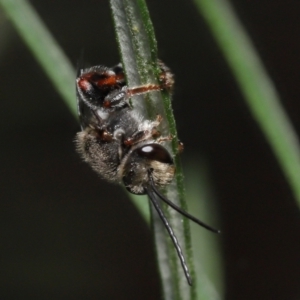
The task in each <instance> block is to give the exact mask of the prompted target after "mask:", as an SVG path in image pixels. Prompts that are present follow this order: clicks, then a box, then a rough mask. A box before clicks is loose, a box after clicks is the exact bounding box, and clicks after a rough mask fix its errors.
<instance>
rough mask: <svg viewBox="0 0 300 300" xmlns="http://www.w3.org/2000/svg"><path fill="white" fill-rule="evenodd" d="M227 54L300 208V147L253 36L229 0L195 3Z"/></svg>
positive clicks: (197, 1)
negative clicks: (245, 27)
mask: <svg viewBox="0 0 300 300" xmlns="http://www.w3.org/2000/svg"><path fill="white" fill-rule="evenodd" d="M194 1H195V4H196V6H197V7H198V9H199V12H201V13H202V14H203V16H204V18H205V20H206V22H207V24H208V25H209V27H210V29H211V31H212V33H213V35H214V37H215V40H216V42H217V43H218V45H219V47H220V49H221V50H222V52H223V55H224V57H225V59H226V60H227V63H228V64H229V66H230V68H231V70H232V72H233V74H234V76H235V79H236V81H237V83H238V85H239V87H240V89H241V91H242V93H243V95H244V98H245V100H246V102H247V104H248V106H249V109H250V111H251V112H252V114H253V116H254V118H255V119H256V121H257V123H258V124H259V126H260V128H261V130H262V131H263V133H264V134H265V136H266V139H267V140H268V142H269V144H270V146H271V148H272V150H273V152H274V154H275V156H276V158H277V160H278V163H279V164H280V166H281V168H282V170H283V173H284V174H285V176H286V178H287V180H288V182H289V184H290V187H291V189H292V191H293V193H294V196H295V198H296V200H297V203H298V206H300V145H299V139H298V137H297V134H296V132H295V130H294V128H293V126H292V124H291V122H290V120H289V118H288V116H287V114H286V113H285V110H284V108H283V107H282V105H281V103H280V99H279V96H278V94H277V91H276V88H275V87H274V85H273V82H272V81H271V79H270V78H269V76H268V74H267V72H266V70H265V69H264V66H263V63H262V62H261V60H260V58H259V56H258V54H257V52H256V50H255V48H254V46H253V44H252V42H251V40H250V38H249V36H248V35H247V33H246V31H245V30H244V28H243V26H242V24H241V22H240V21H239V20H238V18H237V16H236V14H235V13H234V10H233V8H232V7H231V5H230V3H229V2H228V1H226V0H194Z"/></svg>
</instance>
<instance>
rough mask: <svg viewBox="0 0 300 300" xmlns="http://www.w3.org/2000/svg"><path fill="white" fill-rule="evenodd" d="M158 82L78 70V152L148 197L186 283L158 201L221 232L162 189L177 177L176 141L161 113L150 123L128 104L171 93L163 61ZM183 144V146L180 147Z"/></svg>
mask: <svg viewBox="0 0 300 300" xmlns="http://www.w3.org/2000/svg"><path fill="white" fill-rule="evenodd" d="M158 64H159V66H160V69H161V75H160V83H159V84H147V85H142V86H138V87H128V86H127V85H126V81H125V75H124V72H123V68H122V65H121V64H118V65H116V66H114V67H112V68H107V67H104V66H94V67H91V68H87V69H82V70H80V73H79V75H78V77H77V79H76V92H77V106H78V114H79V120H80V124H81V131H80V132H79V133H77V135H76V139H75V140H76V145H77V151H78V152H79V153H80V154H81V156H82V158H83V159H84V160H85V161H86V162H87V163H89V164H90V165H91V167H92V168H93V169H94V170H95V171H96V172H97V173H98V174H100V175H101V177H102V178H104V179H106V180H108V181H110V182H115V183H121V184H123V185H124V186H125V188H126V189H127V190H128V191H129V192H130V193H133V194H136V195H144V194H147V195H148V196H149V199H150V201H151V203H152V204H153V206H154V208H155V209H156V211H157V213H158V215H159V217H160V218H161V220H162V222H163V224H164V226H165V228H166V229H167V231H168V233H169V235H170V237H171V239H172V242H173V244H174V246H175V249H176V251H177V254H178V257H179V259H180V262H181V265H182V267H183V270H184V273H185V276H186V278H187V281H188V283H189V284H190V285H191V284H192V281H191V276H190V273H189V270H188V267H187V264H186V262H185V259H184V256H183V253H182V250H181V247H180V245H179V243H178V240H177V238H176V236H175V234H174V231H173V229H172V228H171V226H170V224H169V222H168V220H167V218H166V217H165V215H164V213H163V211H162V210H161V208H160V206H159V204H158V200H159V199H160V200H162V201H163V202H165V203H167V204H168V205H169V206H170V207H172V208H173V209H174V210H176V211H177V212H178V213H180V214H182V215H183V216H185V217H186V218H188V219H190V220H192V221H193V222H195V223H197V224H198V225H200V226H202V227H204V228H206V229H208V230H210V231H213V232H216V233H218V232H219V231H218V230H216V229H214V228H212V227H210V226H209V225H207V224H205V223H203V222H202V221H200V220H198V219H197V218H195V217H194V216H192V215H190V214H189V213H188V212H186V211H184V210H182V209H181V208H180V207H178V206H177V205H175V204H174V203H173V202H171V201H170V200H169V199H167V198H166V197H165V196H164V195H163V194H162V193H161V192H160V190H159V189H161V188H164V187H166V186H167V185H169V184H170V183H171V182H172V180H173V178H174V174H175V172H176V171H175V166H174V161H173V158H172V156H171V154H170V153H169V151H168V150H167V148H166V147H164V146H163V144H164V143H166V142H168V141H170V140H171V139H172V137H170V136H162V135H161V134H160V132H159V130H158V129H157V128H158V126H159V125H160V123H161V122H162V117H161V116H160V115H158V116H157V117H156V119H155V120H148V119H146V118H145V117H144V116H142V115H140V114H139V113H138V112H137V111H136V110H135V108H134V107H132V106H131V105H130V102H129V99H130V97H132V96H134V95H139V94H145V93H150V92H152V91H160V90H164V89H165V90H171V88H172V86H173V83H174V80H173V75H172V73H171V72H170V70H169V68H168V67H166V66H165V65H164V64H163V63H162V62H160V61H159V63H158ZM181 146H182V145H181Z"/></svg>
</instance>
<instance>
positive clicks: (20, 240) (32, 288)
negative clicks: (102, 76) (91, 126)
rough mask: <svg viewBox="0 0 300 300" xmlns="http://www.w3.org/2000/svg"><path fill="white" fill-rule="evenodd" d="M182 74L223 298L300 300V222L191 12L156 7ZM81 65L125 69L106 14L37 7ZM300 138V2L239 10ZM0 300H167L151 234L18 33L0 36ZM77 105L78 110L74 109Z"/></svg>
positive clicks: (184, 120)
mask: <svg viewBox="0 0 300 300" xmlns="http://www.w3.org/2000/svg"><path fill="white" fill-rule="evenodd" d="M148 2H149V10H150V13H151V16H152V20H153V23H154V27H155V30H156V34H157V39H158V46H159V56H160V57H161V58H162V59H163V60H164V61H165V62H166V63H167V64H168V65H169V66H170V67H171V68H172V70H173V72H174V73H175V75H176V87H175V94H174V102H173V103H174V113H175V117H176V119H177V124H178V131H179V136H180V138H181V139H182V140H183V141H184V143H185V153H184V154H183V161H187V160H188V157H192V156H193V157H194V155H195V154H197V155H199V157H200V156H201V157H202V158H203V157H205V159H206V160H207V162H208V164H209V166H210V169H211V175H212V178H211V179H212V181H213V183H214V190H215V191H214V192H215V194H216V196H217V201H218V205H219V207H220V208H219V210H220V215H221V227H222V230H223V231H224V232H225V233H224V234H223V236H222V242H223V244H222V247H223V250H224V254H223V255H224V264H225V286H226V290H225V298H226V299H230V300H232V299H237V300H240V299H243V300H247V299H249V300H253V299H280V300H282V299H292V300H293V299H300V285H299V278H300V277H299V276H300V261H299V253H300V238H299V233H300V218H299V216H300V214H299V209H298V207H297V206H296V204H295V200H294V198H293V195H292V193H291V191H290V189H289V186H288V184H287V183H286V181H285V178H284V176H283V175H282V172H281V170H280V168H279V166H278V164H277V162H276V160H275V158H274V156H273V154H272V152H271V150H270V148H269V145H268V144H267V142H266V140H265V138H264V136H263V135H262V133H261V131H260V129H259V128H258V126H257V125H256V123H255V122H254V120H253V118H252V116H251V114H250V113H249V111H248V108H247V106H246V105H245V103H244V101H243V98H242V96H241V94H240V92H239V89H238V88H237V86H236V83H235V80H234V78H233V77H232V75H231V72H230V71H229V69H228V67H227V65H226V63H225V61H224V60H223V57H222V55H221V53H220V51H219V49H218V48H217V47H216V44H215V42H214V41H213V39H212V36H211V34H210V32H209V30H208V28H207V26H206V25H205V23H204V22H203V20H202V19H201V18H199V16H198V14H197V12H196V10H195V7H194V6H193V4H192V3H191V2H190V1H170V0H168V1H167V0H166V1H159V0H156V1H148ZM31 3H32V4H33V5H34V6H35V8H36V9H37V11H38V13H39V14H40V15H41V17H42V18H43V19H44V21H45V22H46V24H47V26H48V27H49V28H50V31H51V32H52V33H53V35H54V36H55V37H56V39H57V40H58V42H59V44H60V45H61V46H62V48H63V49H64V50H65V52H66V54H67V56H68V57H69V58H70V60H71V61H72V63H73V64H74V66H75V65H76V62H77V60H78V58H79V57H80V53H81V50H82V49H84V50H85V58H86V60H87V61H88V62H90V64H91V65H95V64H105V65H108V66H112V65H114V64H115V63H117V62H118V61H119V56H118V51H117V46H116V42H115V38H114V31H113V26H112V20H111V16H110V10H109V6H108V2H107V1H104V0H102V1H99V0H98V1H95V0H86V1H66V0H61V1H59V2H58V1H56V2H55V4H54V2H53V1H50V0H43V1H37V0H35V1H31ZM232 3H233V5H234V7H235V9H236V11H237V13H238V15H239V17H240V19H241V20H242V23H243V24H244V25H245V27H246V28H247V31H248V33H249V34H250V36H251V38H252V40H253V42H254V44H255V46H256V47H257V49H258V52H259V54H260V56H261V58H262V60H263V61H264V64H265V67H266V68H267V70H268V72H269V74H270V76H271V78H272V80H273V81H274V83H275V85H276V87H277V89H278V92H279V94H280V96H281V99H282V104H283V105H284V107H285V109H286V110H287V113H288V115H289V116H290V118H291V121H292V123H293V125H294V126H295V128H296V130H297V131H298V132H299V130H300V123H299V117H298V116H299V113H300V105H299V92H300V90H299V89H300V84H299V69H300V65H299V64H300V63H299V61H300V60H299V53H300V42H299V37H300V29H299V15H300V2H299V1H275V0H274V1H269V0H260V1H249V0H235V1H232ZM0 33H1V35H0V38H1V40H2V41H1V46H0V65H1V75H0V78H1V80H0V97H1V110H0V138H1V157H0V165H1V188H0V264H1V265H0V299H160V287H159V281H158V279H157V278H158V275H157V269H156V263H155V257H154V251H153V245H152V236H151V232H150V231H149V229H148V228H147V226H146V225H145V223H144V221H143V220H142V218H141V217H140V216H139V214H138V213H137V211H136V209H135V208H134V207H133V206H132V204H131V203H130V201H129V200H128V199H127V197H126V195H125V194H124V193H123V191H122V189H121V188H119V187H118V188H117V187H116V186H113V185H110V184H107V183H106V182H104V181H102V180H100V179H99V178H98V177H97V175H96V174H95V173H94V172H92V171H91V170H90V168H89V167H88V166H87V165H85V164H84V163H82V162H81V160H80V159H79V157H78V155H77V154H76V153H75V151H74V144H73V138H74V135H75V133H76V132H77V131H78V130H79V126H78V124H77V122H76V120H75V119H74V117H73V116H72V115H71V114H70V112H69V111H68V109H67V107H66V106H65V105H64V103H63V102H62V101H61V99H60V96H59V95H58V94H57V93H56V92H55V90H54V88H53V86H52V84H51V83H50V82H49V80H48V78H47V77H46V76H45V74H44V73H43V71H42V70H41V68H40V67H39V65H38V64H37V62H36V61H35V59H34V58H33V56H32V55H31V53H30V52H29V51H28V49H27V48H26V46H25V45H24V44H23V42H22V41H21V40H20V37H19V36H18V34H16V32H15V31H14V29H13V28H12V27H11V25H10V24H9V22H8V21H7V20H5V19H3V18H2V17H1V26H0ZM74 101H75V99H74Z"/></svg>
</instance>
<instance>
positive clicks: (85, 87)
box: [77, 77, 91, 91]
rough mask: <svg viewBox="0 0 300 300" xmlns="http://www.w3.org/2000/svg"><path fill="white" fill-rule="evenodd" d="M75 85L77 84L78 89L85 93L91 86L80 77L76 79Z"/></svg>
mask: <svg viewBox="0 0 300 300" xmlns="http://www.w3.org/2000/svg"><path fill="white" fill-rule="evenodd" d="M77 84H78V86H79V88H80V89H81V90H83V91H87V90H89V89H90V87H91V84H90V83H89V81H88V80H86V79H85V78H82V77H80V78H79V79H78V81H77Z"/></svg>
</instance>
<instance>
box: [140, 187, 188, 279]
mask: <svg viewBox="0 0 300 300" xmlns="http://www.w3.org/2000/svg"><path fill="white" fill-rule="evenodd" d="M145 189H146V192H147V194H148V196H149V198H150V200H151V202H152V204H153V206H154V208H155V209H156V211H157V213H158V215H159V217H160V218H161V220H162V222H163V224H164V225H165V227H166V229H167V231H168V233H169V235H170V237H171V240H172V242H173V244H174V247H175V249H176V251H177V254H178V257H179V259H180V262H181V265H182V268H183V271H184V274H185V277H186V279H187V282H188V284H189V285H192V279H191V275H190V272H189V269H188V267H187V264H186V262H185V259H184V256H183V253H182V250H181V247H180V245H179V243H178V240H177V238H176V236H175V234H174V231H173V229H172V228H171V226H170V223H169V221H168V220H167V218H166V216H165V214H164V213H163V211H162V210H161V208H160V206H159V204H158V203H157V201H156V196H155V193H154V191H153V190H152V188H151V187H150V188H145Z"/></svg>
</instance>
